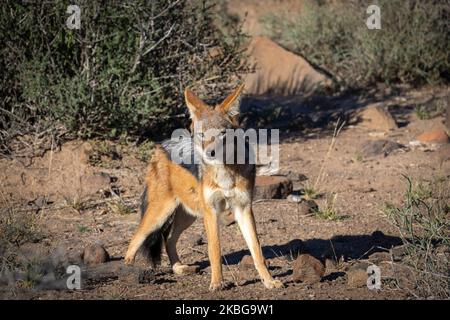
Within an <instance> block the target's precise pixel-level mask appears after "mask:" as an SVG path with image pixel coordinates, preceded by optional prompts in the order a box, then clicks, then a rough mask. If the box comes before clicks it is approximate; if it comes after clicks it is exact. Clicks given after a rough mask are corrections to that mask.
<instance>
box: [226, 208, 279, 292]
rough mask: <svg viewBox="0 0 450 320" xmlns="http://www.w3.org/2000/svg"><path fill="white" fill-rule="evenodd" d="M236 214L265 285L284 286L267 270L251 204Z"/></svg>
mask: <svg viewBox="0 0 450 320" xmlns="http://www.w3.org/2000/svg"><path fill="white" fill-rule="evenodd" d="M234 214H235V218H236V221H237V223H238V224H239V228H240V229H241V232H242V234H243V236H244V239H245V242H246V243H247V246H248V248H249V250H250V253H251V254H252V258H253V261H254V263H255V267H256V270H258V273H259V276H260V277H261V280H262V282H263V284H264V286H265V287H266V288H268V289H272V288H281V287H283V283H282V282H281V281H279V280H275V279H273V278H272V276H271V275H270V273H269V270H267V266H266V264H265V261H264V256H263V254H262V250H261V245H260V244H259V240H258V235H257V233H256V224H255V218H254V216H253V212H252V207H251V205H248V206H246V207H244V208H239V207H238V208H236V209H235V213H234Z"/></svg>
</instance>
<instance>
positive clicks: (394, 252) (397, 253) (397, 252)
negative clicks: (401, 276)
mask: <svg viewBox="0 0 450 320" xmlns="http://www.w3.org/2000/svg"><path fill="white" fill-rule="evenodd" d="M389 253H390V254H391V256H392V259H393V260H394V261H396V262H398V261H401V260H402V259H403V257H404V256H405V255H406V254H407V253H408V249H407V247H406V245H401V246H397V247H392V248H391V250H389Z"/></svg>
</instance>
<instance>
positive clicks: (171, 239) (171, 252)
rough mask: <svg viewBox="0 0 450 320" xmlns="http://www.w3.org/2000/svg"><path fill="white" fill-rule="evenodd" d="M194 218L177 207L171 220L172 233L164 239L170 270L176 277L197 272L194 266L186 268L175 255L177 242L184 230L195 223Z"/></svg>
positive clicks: (176, 254)
mask: <svg viewBox="0 0 450 320" xmlns="http://www.w3.org/2000/svg"><path fill="white" fill-rule="evenodd" d="M195 219H196V218H195V217H194V216H192V215H190V214H188V213H187V212H186V211H185V210H184V209H183V208H181V207H179V208H178V209H177V211H176V213H175V218H174V220H173V228H172V232H171V233H170V235H169V236H168V237H167V239H166V251H167V255H168V256H169V260H170V264H171V266H172V270H173V272H174V273H175V274H178V275H187V274H193V273H196V272H197V267H196V266H188V265H186V264H183V263H182V262H181V261H180V258H179V256H178V253H177V242H178V239H179V238H180V236H181V234H182V233H183V231H184V230H186V229H187V228H189V227H190V226H191V225H192V224H193V223H194V221H195Z"/></svg>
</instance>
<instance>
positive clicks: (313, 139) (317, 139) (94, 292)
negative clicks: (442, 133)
mask: <svg viewBox="0 0 450 320" xmlns="http://www.w3.org/2000/svg"><path fill="white" fill-rule="evenodd" d="M442 120H443V118H442V117H437V118H434V119H431V120H418V119H417V117H416V116H415V115H414V114H413V113H408V114H407V116H406V123H405V125H404V126H402V127H400V128H398V129H396V130H393V131H391V132H389V133H385V134H381V133H378V132H374V131H369V130H367V129H363V128H360V127H358V126H347V127H344V129H343V130H342V131H341V132H340V134H339V136H338V137H337V140H336V143H335V145H334V147H333V148H332V149H331V151H330V152H329V146H330V141H331V136H332V130H331V131H323V130H319V131H317V130H313V129H311V130H304V131H301V132H296V133H293V134H292V133H291V134H290V137H289V138H288V139H287V138H285V139H283V141H282V143H281V150H280V157H281V171H286V170H292V171H295V172H298V173H301V174H304V175H305V176H306V177H307V178H308V180H306V181H303V182H296V183H295V184H294V187H295V188H294V189H296V190H299V189H302V188H303V187H304V186H308V185H309V186H310V185H314V184H315V182H316V179H317V176H318V175H319V173H320V172H322V173H323V175H322V178H321V179H320V180H319V182H318V184H317V190H318V191H319V193H320V194H321V195H322V196H321V197H320V198H319V199H317V203H318V204H319V206H320V207H323V206H324V204H325V202H326V199H327V197H329V196H330V195H332V194H336V195H337V196H336V200H335V208H336V210H337V212H338V214H339V216H341V217H342V219H339V220H337V221H329V220H323V219H319V218H317V217H314V216H304V215H301V214H299V213H298V210H297V204H294V203H291V202H288V201H287V200H284V199H282V200H271V201H263V202H257V203H255V204H254V212H255V216H256V220H257V226H258V232H259V235H260V240H261V243H262V245H263V250H264V254H265V256H266V258H267V259H268V261H269V263H270V269H271V272H272V273H273V274H274V276H275V277H276V278H278V279H280V280H281V281H283V282H284V283H285V285H286V287H285V288H283V289H276V290H270V291H269V290H265V289H264V287H263V285H262V284H261V282H260V281H259V280H258V276H257V273H256V271H255V270H254V269H253V268H250V269H248V270H247V269H244V268H242V266H239V264H238V263H239V261H240V259H241V258H242V256H243V255H245V254H248V251H247V249H246V245H245V243H244V241H243V238H242V236H241V234H240V232H239V230H238V227H237V226H236V225H231V226H228V227H224V228H223V229H222V238H221V239H222V244H223V248H222V250H223V255H224V277H225V280H227V281H229V282H230V283H232V285H230V288H229V289H228V290H225V291H221V292H215V293H211V292H209V291H208V285H209V277H210V269H209V267H208V259H207V245H206V244H200V245H199V244H196V242H197V241H196V240H197V239H198V237H199V236H203V239H204V242H206V239H205V237H204V231H203V225H202V221H196V222H195V224H194V225H193V226H192V227H191V228H189V229H188V230H187V231H186V232H185V233H184V234H183V236H182V238H181V240H180V242H179V244H178V248H179V253H180V256H181V259H182V260H183V261H184V262H185V263H188V264H197V265H199V266H200V272H199V273H197V274H195V275H189V276H176V275H173V274H172V273H171V272H170V270H169V268H168V262H167V257H166V256H163V266H162V269H161V270H160V273H159V274H158V275H157V281H155V282H153V283H138V281H136V279H134V278H133V277H128V278H117V277H116V278H114V277H113V278H111V279H104V280H102V281H99V282H97V283H94V284H91V285H89V286H88V287H86V288H85V289H83V290H80V291H67V290H32V289H21V288H18V287H17V286H16V287H6V286H3V287H2V286H0V288H1V291H0V297H2V298H7V299H14V298H27V299H31V298H32V299H55V298H56V299H92V298H98V299H404V298H408V297H410V296H409V295H408V294H407V292H405V291H403V290H400V289H399V288H397V287H396V286H394V285H393V284H392V282H391V281H390V280H389V279H390V277H391V276H392V274H389V272H388V271H389V265H388V264H386V268H385V269H383V272H385V273H384V274H382V277H383V286H382V289H381V290H369V289H368V288H366V287H362V288H350V287H349V286H348V285H347V278H346V275H345V271H346V270H347V269H348V268H349V266H351V265H352V264H353V263H355V261H357V260H364V259H366V258H367V256H369V255H370V254H371V253H373V252H375V251H383V250H385V249H389V248H390V247H391V246H393V245H399V244H400V242H399V239H398V238H397V236H398V233H397V231H396V229H395V228H394V227H393V226H392V225H391V224H390V223H389V221H388V219H387V217H386V216H385V215H384V213H383V212H382V210H381V209H382V207H383V204H384V203H385V202H393V203H395V204H400V203H401V201H402V195H403V193H404V191H405V190H406V186H407V185H406V181H405V179H404V178H403V177H402V175H407V176H409V177H411V178H412V179H413V181H432V179H433V177H436V176H440V177H444V178H446V179H449V175H450V162H449V161H444V162H442V160H440V159H442V158H441V157H440V154H441V151H442V150H443V149H442V150H441V151H439V150H436V151H427V152H426V151H421V150H417V149H411V148H408V147H407V148H404V149H401V150H397V151H395V152H393V153H392V154H390V155H388V156H386V157H384V156H376V157H369V158H365V157H362V156H361V150H362V148H363V146H364V145H365V144H366V143H367V140H376V139H380V136H382V138H383V139H389V140H393V141H396V142H399V143H401V144H404V145H406V146H407V145H408V143H409V141H411V140H413V139H414V137H415V136H416V135H417V134H419V133H420V132H422V131H423V130H426V129H428V128H431V127H433V126H436V125H440V123H441V122H442ZM89 145H90V143H86V142H82V141H72V142H68V143H66V144H64V145H63V146H62V149H61V150H55V151H53V152H47V153H46V154H45V155H44V157H42V158H34V159H33V161H32V162H31V165H28V161H26V162H27V163H26V165H27V166H24V165H23V164H21V163H20V162H19V161H17V160H14V159H1V160H0V171H1V179H2V181H3V184H2V188H1V189H2V190H1V191H2V196H3V200H4V201H6V200H7V201H6V202H4V204H6V203H9V204H11V203H16V204H17V205H22V207H23V206H27V205H28V208H30V206H32V204H33V202H30V201H33V200H34V203H35V202H36V201H40V200H39V199H41V198H42V196H46V197H47V199H48V200H49V201H52V202H53V203H52V204H50V205H48V206H44V208H43V209H41V210H39V211H38V212H37V213H36V211H37V210H35V211H33V210H32V209H29V210H31V213H30V214H34V215H36V217H38V223H39V225H40V226H41V230H42V233H43V238H42V239H41V240H40V241H39V242H38V243H34V244H25V245H23V246H22V247H21V248H18V249H17V252H30V251H31V256H32V255H33V253H34V254H35V255H38V256H39V257H41V258H42V257H44V256H46V255H51V254H52V253H54V252H55V250H56V249H57V248H64V249H65V250H68V251H69V252H80V251H82V250H83V248H84V247H85V246H86V245H88V244H91V243H101V244H102V245H104V247H105V248H106V249H107V250H108V252H109V253H110V255H111V256H112V257H113V259H114V260H116V261H114V262H112V263H115V264H118V265H119V264H120V265H121V264H122V260H121V259H122V258H123V255H124V253H125V251H126V248H127V244H128V241H129V239H130V238H131V236H132V234H133V232H134V230H135V229H136V226H137V224H138V221H139V215H138V214H136V212H137V203H138V197H139V195H140V192H141V189H142V178H143V176H144V173H145V163H144V162H142V161H140V160H138V159H137V158H136V154H137V153H138V151H137V150H136V148H135V147H130V146H121V145H115V147H116V148H117V150H118V152H119V153H120V154H121V156H122V157H121V159H117V160H111V159H103V162H104V164H105V163H106V164H107V165H106V167H96V166H92V165H90V164H89V163H88V160H89V157H88V155H87V154H89V152H90V151H89V150H90V148H91V147H90V146H89ZM327 154H328V156H327ZM98 172H105V173H108V174H109V175H110V176H111V177H113V182H112V184H111V185H109V186H107V187H108V188H112V189H113V190H115V192H116V193H119V194H120V196H121V197H122V199H123V200H124V202H125V204H127V205H128V206H130V207H131V208H132V210H131V212H130V213H127V212H124V211H123V210H115V209H114V207H112V206H111V205H108V202H111V198H108V197H105V192H103V195H102V192H97V193H95V194H94V193H91V192H92V191H91V190H90V189H89V188H90V187H89V185H88V184H89V183H91V184H94V186H93V187H92V186H91V187H92V188H95V183H97V182H96V181H94V180H89V179H88V180H83V179H85V178H84V177H86V176H87V177H89V176H92V175H93V174H94V173H98ZM86 181H88V182H86ZM83 188H84V191H83V190H82V189H83ZM36 199H37V200H36ZM77 199H78V200H77ZM27 250H28V251H27ZM293 251H297V252H293ZM298 252H300V253H310V254H312V255H313V256H316V257H317V258H320V259H325V258H338V259H340V258H341V257H342V259H343V260H342V263H341V265H339V266H338V267H337V268H334V269H327V273H326V276H325V277H324V278H323V280H322V281H321V282H319V283H315V284H312V285H307V284H303V283H293V282H292V280H291V278H292V256H293V255H295V254H296V253H298ZM28 256H30V254H28ZM137 265H138V266H141V267H143V268H146V267H147V266H146V264H145V263H144V261H143V260H142V259H141V260H138V261H137Z"/></svg>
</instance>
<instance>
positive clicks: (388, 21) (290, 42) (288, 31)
mask: <svg viewBox="0 0 450 320" xmlns="http://www.w3.org/2000/svg"><path fill="white" fill-rule="evenodd" d="M322 2H323V1H309V2H306V3H305V5H304V8H302V10H301V11H300V12H299V13H298V14H295V15H293V14H292V13H278V14H269V15H268V16H266V17H264V18H263V23H264V24H265V26H266V30H267V33H268V35H269V36H271V37H272V38H274V39H275V40H277V41H279V42H280V43H281V44H283V45H285V46H286V47H288V48H290V49H292V50H294V51H297V52H299V53H300V54H302V55H303V56H304V57H305V58H307V59H308V60H309V61H311V62H312V63H313V64H315V65H318V66H319V67H322V68H323V69H325V70H326V71H328V72H329V73H331V75H332V76H334V78H335V79H336V80H337V81H338V83H340V84H341V85H342V86H343V87H356V88H361V87H365V86H367V85H371V84H374V83H376V82H384V83H388V84H392V83H403V84H412V85H422V84H426V83H437V82H447V81H448V80H449V73H448V70H449V68H450V33H449V24H448V21H449V19H450V6H449V5H448V1H404V0H379V1H376V2H375V4H378V6H379V7H380V10H381V30H369V29H368V28H367V26H366V19H367V18H368V17H369V15H368V14H367V13H366V9H367V7H368V5H369V4H374V3H369V2H367V1H343V2H342V3H333V4H329V3H322ZM319 3H322V4H319Z"/></svg>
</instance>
